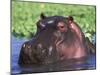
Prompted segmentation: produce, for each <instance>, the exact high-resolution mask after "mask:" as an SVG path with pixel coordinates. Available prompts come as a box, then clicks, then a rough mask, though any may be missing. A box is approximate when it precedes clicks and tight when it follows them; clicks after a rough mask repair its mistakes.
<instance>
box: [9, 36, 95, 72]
mask: <svg viewBox="0 0 100 75" xmlns="http://www.w3.org/2000/svg"><path fill="white" fill-rule="evenodd" d="M25 41H26V40H25V39H16V38H15V37H12V55H11V57H12V58H11V70H12V71H11V73H12V74H19V73H24V74H25V73H42V72H55V71H56V72H57V71H73V70H74V71H75V70H93V69H95V68H96V58H95V55H90V56H89V57H88V58H87V60H86V61H85V63H81V64H75V61H74V62H73V61H61V62H57V63H53V64H49V65H31V66H28V67H20V66H19V65H18V64H17V62H18V57H19V53H20V48H21V45H22V44H23V43H24V42H25ZM76 63H77V62H76Z"/></svg>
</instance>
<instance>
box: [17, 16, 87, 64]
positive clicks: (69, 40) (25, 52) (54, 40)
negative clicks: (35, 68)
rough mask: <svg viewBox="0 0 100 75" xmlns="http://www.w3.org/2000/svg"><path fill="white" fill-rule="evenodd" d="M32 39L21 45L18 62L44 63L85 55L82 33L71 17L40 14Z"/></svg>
mask: <svg viewBox="0 0 100 75" xmlns="http://www.w3.org/2000/svg"><path fill="white" fill-rule="evenodd" d="M40 17H41V18H40V20H39V21H38V22H37V34H36V36H35V39H34V40H30V41H28V42H26V43H24V44H23V45H22V49H21V52H20V56H19V64H20V65H22V64H38V63H39V64H41V63H42V64H45V63H54V62H57V61H61V60H69V59H78V58H83V57H86V56H87V51H86V49H87V47H86V45H85V42H84V35H83V33H82V31H81V30H80V28H79V27H78V26H77V24H76V23H75V22H74V19H73V17H71V16H69V17H63V16H50V17H46V16H45V15H43V14H41V16H40Z"/></svg>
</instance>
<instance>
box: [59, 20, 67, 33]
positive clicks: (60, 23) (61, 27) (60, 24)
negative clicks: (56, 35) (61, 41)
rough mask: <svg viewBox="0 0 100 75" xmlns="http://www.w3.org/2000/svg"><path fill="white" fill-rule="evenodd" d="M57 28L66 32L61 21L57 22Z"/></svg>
mask: <svg viewBox="0 0 100 75" xmlns="http://www.w3.org/2000/svg"><path fill="white" fill-rule="evenodd" d="M58 29H59V30H60V31H61V32H66V31H67V27H65V25H64V23H63V22H59V23H58Z"/></svg>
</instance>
